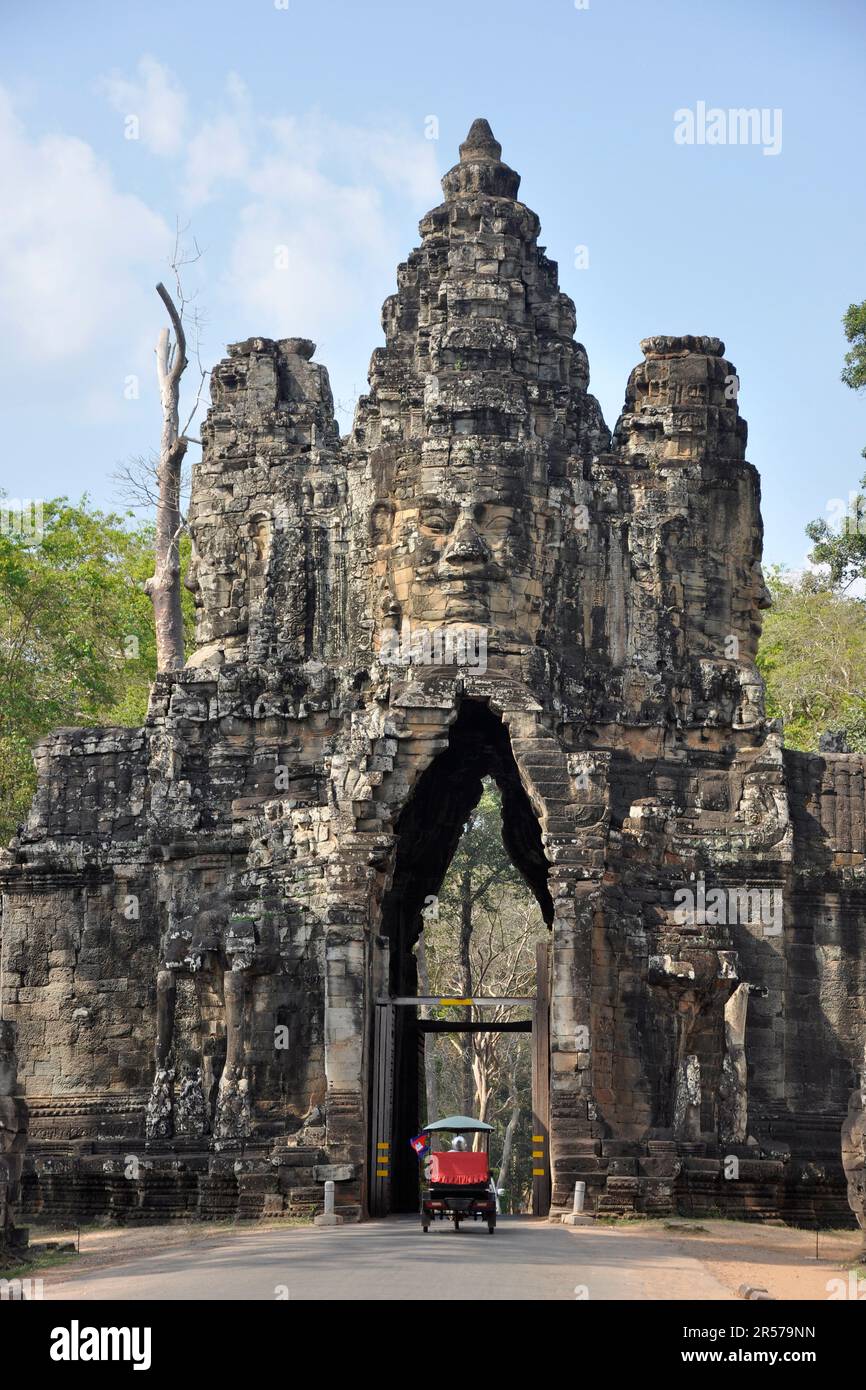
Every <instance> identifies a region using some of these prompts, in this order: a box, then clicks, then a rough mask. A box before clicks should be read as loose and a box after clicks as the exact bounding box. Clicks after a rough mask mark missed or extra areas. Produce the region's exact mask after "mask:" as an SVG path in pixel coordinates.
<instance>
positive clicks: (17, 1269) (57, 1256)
mask: <svg viewBox="0 0 866 1390" xmlns="http://www.w3.org/2000/svg"><path fill="white" fill-rule="evenodd" d="M77 1259H78V1252H77V1251H75V1250H43V1251H37V1252H35V1253H34V1254H33V1255H31V1256H30V1257H29V1259H28V1260H27V1261H26V1263H22V1262H21V1261H20V1260H19V1261H18V1263H17V1264H14V1265H4V1264H0V1279H32V1278H33V1276H34V1275H38V1274H39V1271H40V1270H43V1269H60V1268H62V1267H63V1265H68V1264H72V1263H73V1261H75V1260H77Z"/></svg>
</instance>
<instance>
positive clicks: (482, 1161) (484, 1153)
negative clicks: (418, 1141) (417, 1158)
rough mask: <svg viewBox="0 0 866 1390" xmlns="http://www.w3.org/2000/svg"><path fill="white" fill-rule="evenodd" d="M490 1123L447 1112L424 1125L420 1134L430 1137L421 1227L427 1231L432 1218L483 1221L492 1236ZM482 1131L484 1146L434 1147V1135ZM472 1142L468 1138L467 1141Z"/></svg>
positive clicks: (493, 1192) (457, 1225)
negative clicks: (442, 1118)
mask: <svg viewBox="0 0 866 1390" xmlns="http://www.w3.org/2000/svg"><path fill="white" fill-rule="evenodd" d="M492 1130H493V1126H492V1125H488V1124H485V1123H484V1121H483V1120H473V1119H472V1118H471V1117H470V1116H469V1115H449V1116H447V1117H446V1119H444V1120H435V1121H434V1122H433V1124H430V1125H425V1126H424V1128H423V1129H422V1131H421V1133H422V1134H426V1135H429V1137H430V1145H431V1148H430V1152H429V1154H428V1155H427V1158H426V1159H425V1168H426V1170H427V1180H426V1185H425V1187H424V1190H423V1192H422V1194H421V1229H422V1231H425V1232H426V1231H428V1230H429V1229H430V1222H431V1221H453V1223H454V1230H455V1231H459V1230H460V1222H461V1221H486V1223H487V1229H488V1231H489V1232H490V1234H491V1235H493V1232H494V1231H495V1230H496V1188H495V1186H494V1184H493V1182H492V1180H491V1177H490V1156H489V1152H488V1145H489V1142H490V1140H489V1135H490V1134H491V1132H492ZM446 1133H447V1134H453V1135H454V1136H455V1138H456V1136H457V1135H458V1134H460V1135H466V1134H483V1135H484V1148H483V1149H482V1150H480V1151H478V1152H473V1151H472V1150H471V1149H469V1148H465V1149H460V1148H458V1149H454V1148H450V1149H444V1150H443V1149H433V1147H432V1145H433V1140H434V1137H435V1136H441V1135H443V1134H446ZM470 1142H471V1141H470Z"/></svg>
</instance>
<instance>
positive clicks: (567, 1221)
mask: <svg viewBox="0 0 866 1390" xmlns="http://www.w3.org/2000/svg"><path fill="white" fill-rule="evenodd" d="M585 1202H586V1183H585V1182H576V1183H575V1184H574V1208H573V1210H572V1211H569V1212H566V1214H565V1216H564V1217H563V1218H562V1224H563V1226H588V1225H589V1224H590V1222H591V1221H592V1217H591V1216H588V1215H587V1213H586V1212H585V1211H584V1209H583V1208H584V1203H585Z"/></svg>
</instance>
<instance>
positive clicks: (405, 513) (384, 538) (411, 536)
mask: <svg viewBox="0 0 866 1390" xmlns="http://www.w3.org/2000/svg"><path fill="white" fill-rule="evenodd" d="M419 473H420V477H419V478H418V481H417V486H416V487H415V488H414V489H410V488H405V487H401V486H397V487H396V488H395V489H394V494H393V495H392V497H389V498H383V499H382V500H380V501H379V502H378V503H377V504H376V506H375V507H374V509H373V515H372V540H373V546H374V553H375V557H376V569H377V572H378V575H379V580H380V595H381V597H380V611H379V615H378V616H379V619H380V621H382V623H383V624H384V625H385V626H386V627H387V626H388V625H391V626H399V625H400V623H401V622H405V621H406V620H407V619H408V620H409V622H410V623H412V624H414V625H416V626H418V627H426V628H435V627H437V626H450V625H454V624H472V625H476V626H484V627H487V628H488V629H489V631H490V637H491V639H493V640H495V639H496V638H497V637H499V638H503V639H506V640H511V641H518V642H532V641H533V640H534V638H535V634H536V632H537V630H538V624H539V619H540V613H541V592H542V572H543V564H544V542H545V537H546V535H547V530H548V508H547V504H546V499H543V498H540V497H534V496H532V494H531V492H530V490H529V487H528V483H527V479H526V477H525V475H522V474H520V473H518V472H517V471H516V470H512V469H503V470H500V471H496V472H494V471H493V470H492V469H484V470H480V469H460V470H459V471H458V470H456V469H447V470H446V469H424V468H421V469H420V470H419Z"/></svg>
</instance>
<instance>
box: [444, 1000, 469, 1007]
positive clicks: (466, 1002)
mask: <svg viewBox="0 0 866 1390" xmlns="http://www.w3.org/2000/svg"><path fill="white" fill-rule="evenodd" d="M471 1003H472V1000H471V999H440V1000H439V1004H440V1007H442V1008H445V1007H446V1005H448V1004H471Z"/></svg>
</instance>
